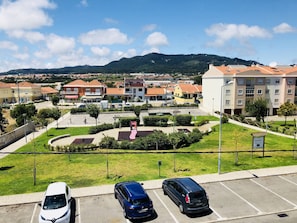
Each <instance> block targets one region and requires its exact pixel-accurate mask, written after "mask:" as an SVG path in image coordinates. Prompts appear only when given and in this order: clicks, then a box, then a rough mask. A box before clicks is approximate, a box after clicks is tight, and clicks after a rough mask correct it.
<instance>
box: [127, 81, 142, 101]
mask: <svg viewBox="0 0 297 223" xmlns="http://www.w3.org/2000/svg"><path fill="white" fill-rule="evenodd" d="M124 89H125V92H124V93H125V97H126V98H127V99H128V100H133V101H144V100H145V93H146V92H145V90H146V88H145V85H144V80H143V79H126V78H125V80H124Z"/></svg>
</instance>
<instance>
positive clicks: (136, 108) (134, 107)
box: [133, 105, 141, 118]
mask: <svg viewBox="0 0 297 223" xmlns="http://www.w3.org/2000/svg"><path fill="white" fill-rule="evenodd" d="M133 111H134V113H135V115H136V117H137V118H139V115H140V112H141V106H139V105H138V106H133Z"/></svg>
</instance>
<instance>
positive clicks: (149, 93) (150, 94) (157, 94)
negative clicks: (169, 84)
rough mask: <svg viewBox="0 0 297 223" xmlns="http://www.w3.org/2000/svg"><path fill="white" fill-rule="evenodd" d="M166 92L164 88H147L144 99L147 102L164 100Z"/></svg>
mask: <svg viewBox="0 0 297 223" xmlns="http://www.w3.org/2000/svg"><path fill="white" fill-rule="evenodd" d="M166 94H167V93H166V88H147V89H146V94H145V100H146V101H148V102H149V101H161V100H166V98H167V95H166Z"/></svg>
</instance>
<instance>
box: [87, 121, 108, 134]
mask: <svg viewBox="0 0 297 223" xmlns="http://www.w3.org/2000/svg"><path fill="white" fill-rule="evenodd" d="M113 127H114V125H113V124H105V123H104V124H102V125H97V126H92V127H90V129H89V134H96V133H98V132H102V131H105V130H108V129H113Z"/></svg>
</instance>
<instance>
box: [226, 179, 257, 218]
mask: <svg viewBox="0 0 297 223" xmlns="http://www.w3.org/2000/svg"><path fill="white" fill-rule="evenodd" d="M220 184H221V185H222V186H223V187H225V188H226V189H227V190H229V191H230V192H231V193H233V194H234V195H236V196H237V197H239V198H240V199H241V200H243V201H244V202H246V203H247V204H248V205H249V206H251V207H252V208H254V209H255V210H256V211H257V212H258V214H262V211H261V210H260V209H258V208H257V207H256V206H254V205H253V204H252V203H250V202H249V201H248V200H246V199H244V198H243V197H242V196H240V195H239V194H238V193H236V192H235V191H233V190H232V189H231V188H229V187H227V186H226V185H225V184H224V183H220Z"/></svg>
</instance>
